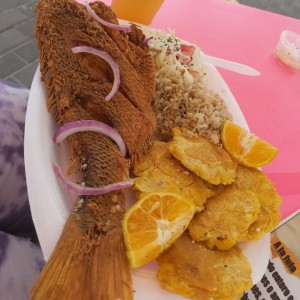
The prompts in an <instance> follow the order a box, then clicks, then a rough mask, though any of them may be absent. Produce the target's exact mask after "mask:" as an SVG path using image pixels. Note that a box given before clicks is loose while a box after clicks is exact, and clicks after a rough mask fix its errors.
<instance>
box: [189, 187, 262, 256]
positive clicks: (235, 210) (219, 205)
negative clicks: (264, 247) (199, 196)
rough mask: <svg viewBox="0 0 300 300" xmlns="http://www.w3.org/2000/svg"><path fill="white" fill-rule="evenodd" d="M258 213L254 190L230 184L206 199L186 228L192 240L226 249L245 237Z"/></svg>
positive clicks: (211, 247) (257, 201) (212, 247)
mask: <svg viewBox="0 0 300 300" xmlns="http://www.w3.org/2000/svg"><path fill="white" fill-rule="evenodd" d="M259 213H260V201H259V199H258V198H257V197H256V195H255V193H253V192H252V191H250V190H246V189H239V188H237V186H236V185H234V184H233V185H230V186H226V187H224V188H223V189H222V191H221V192H220V193H218V194H217V195H215V196H213V197H211V198H209V199H208V200H207V201H206V203H205V209H204V210H203V211H202V212H200V213H198V214H197V215H195V216H194V218H193V219H192V221H191V223H190V225H189V227H188V230H189V233H190V235H191V237H192V238H193V239H194V240H196V241H203V242H204V243H205V245H206V246H207V247H208V248H210V249H215V248H217V249H219V250H229V249H230V248H232V247H233V246H235V245H236V244H237V243H238V242H241V241H244V240H245V239H246V236H247V235H248V229H249V227H250V226H251V224H252V223H254V222H255V221H256V220H257V218H258V215H259Z"/></svg>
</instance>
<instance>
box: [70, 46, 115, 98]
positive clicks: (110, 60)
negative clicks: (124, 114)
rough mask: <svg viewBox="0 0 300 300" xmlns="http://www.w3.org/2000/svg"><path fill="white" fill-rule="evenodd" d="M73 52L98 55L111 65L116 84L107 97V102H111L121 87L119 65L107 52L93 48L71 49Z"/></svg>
mask: <svg viewBox="0 0 300 300" xmlns="http://www.w3.org/2000/svg"><path fill="white" fill-rule="evenodd" d="M71 50H72V52H73V53H80V52H86V53H90V54H94V55H97V56H99V57H101V58H102V59H104V60H105V61H106V62H107V63H108V64H109V65H110V67H111V68H112V71H113V73H114V82H113V86H112V89H111V91H110V93H109V94H108V95H107V96H106V97H105V100H107V101H109V100H110V99H111V98H112V97H113V96H114V95H115V93H116V92H117V90H118V88H119V86H120V68H119V65H118V63H117V62H116V61H115V60H114V59H113V58H112V57H111V56H110V55H109V54H108V53H107V52H105V51H100V50H98V49H95V48H93V47H88V46H76V47H73V48H71Z"/></svg>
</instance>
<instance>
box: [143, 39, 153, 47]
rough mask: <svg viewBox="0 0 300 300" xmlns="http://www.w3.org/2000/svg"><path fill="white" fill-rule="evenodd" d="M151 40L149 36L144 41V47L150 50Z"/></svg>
mask: <svg viewBox="0 0 300 300" xmlns="http://www.w3.org/2000/svg"><path fill="white" fill-rule="evenodd" d="M152 39H153V36H150V37H148V38H146V39H145V40H144V45H145V46H146V47H148V48H150V41H151V40H152Z"/></svg>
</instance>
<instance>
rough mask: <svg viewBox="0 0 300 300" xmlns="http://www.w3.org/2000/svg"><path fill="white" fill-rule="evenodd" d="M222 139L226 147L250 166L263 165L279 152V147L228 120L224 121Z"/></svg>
mask: <svg viewBox="0 0 300 300" xmlns="http://www.w3.org/2000/svg"><path fill="white" fill-rule="evenodd" d="M221 140H222V143H223V146H224V148H225V149H226V150H227V151H228V152H229V153H230V154H231V155H232V156H233V157H234V158H235V159H236V160H237V161H239V162H240V163H241V164H243V165H245V166H248V167H262V166H264V165H266V164H268V163H270V162H271V161H272V160H273V159H274V158H275V156H276V155H277V153H278V149H277V148H275V147H274V146H272V145H270V144H269V143H268V142H266V141H264V140H263V139H261V138H259V137H257V136H256V135H254V134H252V133H250V132H248V131H246V130H245V129H243V128H241V127H240V126H238V125H236V124H234V123H232V122H230V121H228V120H226V121H225V122H224V125H223V128H222V133H221Z"/></svg>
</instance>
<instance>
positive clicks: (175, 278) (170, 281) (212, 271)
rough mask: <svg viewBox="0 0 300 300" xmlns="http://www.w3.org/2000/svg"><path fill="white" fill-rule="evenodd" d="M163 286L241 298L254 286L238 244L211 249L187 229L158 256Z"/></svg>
mask: <svg viewBox="0 0 300 300" xmlns="http://www.w3.org/2000/svg"><path fill="white" fill-rule="evenodd" d="M158 264H159V270H158V273H157V278H158V280H159V281H160V283H161V285H162V287H163V288H164V289H166V290H169V291H171V292H175V293H177V294H180V295H182V296H184V297H189V298H192V299H199V300H200V299H201V300H208V299H211V297H213V299H214V300H233V299H239V298H240V297H241V296H242V294H243V292H244V291H245V290H247V289H249V288H251V286H252V279H251V267H250V264H249V262H248V259H247V258H246V257H245V256H244V255H243V253H242V251H241V250H240V249H239V248H238V247H233V248H232V249H230V250H228V251H219V250H215V251H213V250H210V249H208V248H206V247H205V245H204V244H203V243H198V242H194V241H192V239H191V238H190V237H189V235H188V234H187V233H184V234H183V235H182V236H181V237H180V238H179V239H178V240H177V241H176V242H175V243H174V244H173V246H172V247H171V248H170V249H169V250H168V251H167V252H165V253H164V254H162V255H161V256H160V257H159V258H158Z"/></svg>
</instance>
